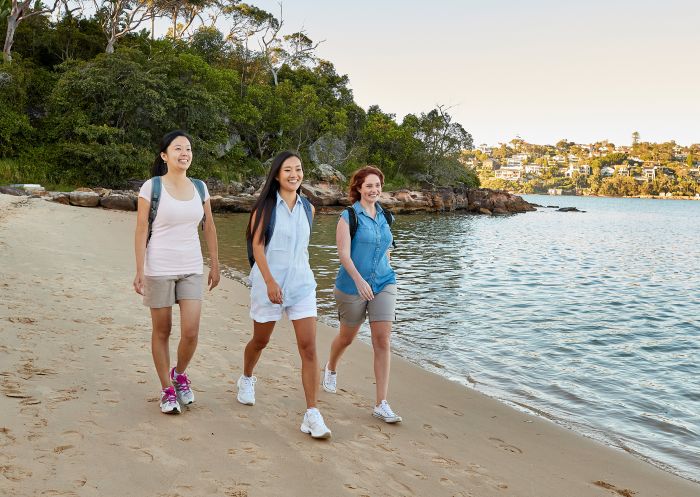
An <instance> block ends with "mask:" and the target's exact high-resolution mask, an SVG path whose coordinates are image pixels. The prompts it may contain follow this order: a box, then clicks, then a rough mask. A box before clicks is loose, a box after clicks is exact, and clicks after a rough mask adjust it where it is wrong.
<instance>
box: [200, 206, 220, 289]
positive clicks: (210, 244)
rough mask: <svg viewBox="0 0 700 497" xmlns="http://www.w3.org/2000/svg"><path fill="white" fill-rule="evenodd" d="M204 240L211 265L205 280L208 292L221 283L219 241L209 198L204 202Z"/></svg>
mask: <svg viewBox="0 0 700 497" xmlns="http://www.w3.org/2000/svg"><path fill="white" fill-rule="evenodd" d="M204 219H205V221H204V240H205V241H206V242H207V250H208V251H209V259H210V260H211V264H210V267H209V277H208V278H207V286H208V287H209V291H211V290H213V289H214V288H216V286H217V285H218V284H219V281H221V272H220V271H219V240H218V239H217V236H216V225H215V224H214V216H213V215H212V212H211V198H208V199H207V201H206V202H204Z"/></svg>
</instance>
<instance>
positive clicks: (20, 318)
mask: <svg viewBox="0 0 700 497" xmlns="http://www.w3.org/2000/svg"><path fill="white" fill-rule="evenodd" d="M7 320H8V321H9V322H10V323H16V324H34V323H36V319H34V318H28V317H24V316H12V317H9V318H7Z"/></svg>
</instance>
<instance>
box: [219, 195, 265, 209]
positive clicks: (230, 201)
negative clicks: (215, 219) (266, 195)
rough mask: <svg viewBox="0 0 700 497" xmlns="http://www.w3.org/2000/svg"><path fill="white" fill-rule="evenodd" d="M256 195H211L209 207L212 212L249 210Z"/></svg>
mask: <svg viewBox="0 0 700 497" xmlns="http://www.w3.org/2000/svg"><path fill="white" fill-rule="evenodd" d="M256 200H257V197H254V196H253V195H248V194H241V195H236V196H235V197H234V196H232V197H218V196H217V197H212V200H211V208H212V210H213V211H214V212H250V211H251V210H252V209H253V204H254V203H255V201H256Z"/></svg>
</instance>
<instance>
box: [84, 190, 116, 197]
mask: <svg viewBox="0 0 700 497" xmlns="http://www.w3.org/2000/svg"><path fill="white" fill-rule="evenodd" d="M78 190H79V191H82V190H80V189H78ZM85 191H87V190H85ZM92 191H93V192H95V193H97V194H98V195H99V196H100V197H106V196H108V195H109V194H111V193H112V190H110V189H109V188H93V189H92Z"/></svg>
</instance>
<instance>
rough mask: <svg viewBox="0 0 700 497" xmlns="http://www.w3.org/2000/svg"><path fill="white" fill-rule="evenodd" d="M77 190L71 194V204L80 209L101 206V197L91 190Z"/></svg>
mask: <svg viewBox="0 0 700 497" xmlns="http://www.w3.org/2000/svg"><path fill="white" fill-rule="evenodd" d="M87 190H89V191H86V190H76V191H73V192H70V193H69V198H70V204H71V205H78V206H80V207H97V206H98V205H100V196H99V195H98V194H97V193H95V192H93V191H92V190H90V189H89V188H88V189H87Z"/></svg>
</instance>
